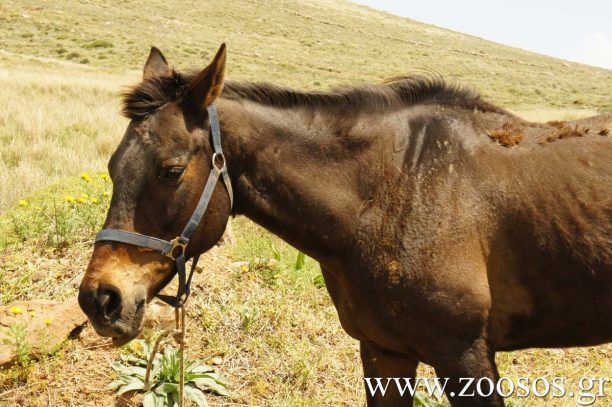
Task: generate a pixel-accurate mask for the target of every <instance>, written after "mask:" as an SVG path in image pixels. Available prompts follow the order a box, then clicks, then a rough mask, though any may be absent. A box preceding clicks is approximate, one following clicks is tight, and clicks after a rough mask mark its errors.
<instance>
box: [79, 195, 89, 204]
mask: <svg viewBox="0 0 612 407" xmlns="http://www.w3.org/2000/svg"><path fill="white" fill-rule="evenodd" d="M77 202H78V203H82V204H84V203H87V199H85V198H83V197H82V196H80V197H79V198H78V199H77Z"/></svg>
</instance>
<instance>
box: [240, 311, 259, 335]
mask: <svg viewBox="0 0 612 407" xmlns="http://www.w3.org/2000/svg"><path fill="white" fill-rule="evenodd" d="M240 317H241V319H242V328H243V329H244V330H245V331H248V330H250V329H251V327H252V326H253V324H254V323H255V321H256V320H257V318H259V308H258V307H253V308H251V307H248V306H247V305H244V306H243V307H242V308H241V309H240Z"/></svg>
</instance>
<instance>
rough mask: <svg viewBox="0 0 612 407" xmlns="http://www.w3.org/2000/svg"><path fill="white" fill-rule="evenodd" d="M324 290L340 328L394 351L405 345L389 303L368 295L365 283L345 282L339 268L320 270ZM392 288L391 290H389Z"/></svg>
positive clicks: (373, 294)
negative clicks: (330, 301)
mask: <svg viewBox="0 0 612 407" xmlns="http://www.w3.org/2000/svg"><path fill="white" fill-rule="evenodd" d="M321 268H322V271H323V276H324V278H325V283H326V286H327V290H328V292H329V294H330V296H331V299H332V301H333V303H334V306H335V307H336V310H337V311H338V317H339V319H340V323H341V325H342V328H343V329H344V330H345V331H346V332H347V333H348V334H349V335H350V336H352V337H353V338H355V339H357V340H360V341H369V342H374V343H377V344H379V345H381V346H384V347H386V348H387V349H396V350H398V351H400V350H402V348H403V347H404V346H405V344H406V336H405V335H403V334H401V333H400V332H399V331H398V329H397V327H398V325H401V324H402V321H401V320H402V318H403V317H405V315H403V316H402V317H400V316H399V315H398V313H397V312H396V311H397V309H394V306H393V304H392V303H389V302H386V301H381V295H382V296H383V297H384V291H383V292H380V291H378V290H377V291H376V292H372V293H371V295H370V294H368V292H367V291H368V288H367V287H368V285H369V284H372V283H373V282H372V281H370V280H368V279H353V278H346V276H347V273H343V270H341V269H340V268H339V267H334V269H333V270H332V269H330V268H327V267H325V266H322V267H321ZM390 288H392V287H390Z"/></svg>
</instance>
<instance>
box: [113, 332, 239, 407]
mask: <svg viewBox="0 0 612 407" xmlns="http://www.w3.org/2000/svg"><path fill="white" fill-rule="evenodd" d="M136 344H137V345H139V347H141V348H142V351H141V352H140V353H139V354H136V355H135V354H127V355H125V354H124V355H121V361H122V362H113V363H112V365H111V367H112V368H113V369H114V370H115V371H116V372H117V373H119V377H118V378H117V380H115V381H113V382H111V383H110V384H109V385H108V387H107V389H108V390H113V391H115V392H116V394H117V395H118V396H120V395H122V394H125V393H127V392H129V391H137V392H142V393H144V399H143V406H144V407H166V406H169V407H172V406H175V405H176V404H177V403H178V399H179V376H180V362H179V361H180V359H179V353H178V350H176V349H172V348H166V349H165V350H164V353H163V354H162V353H160V352H158V353H157V354H156V355H155V357H154V359H153V364H152V368H151V376H150V380H149V381H150V383H149V385H148V386H146V383H145V375H146V371H147V360H148V359H149V357H150V356H151V352H152V349H151V346H150V345H149V344H148V343H147V342H145V341H143V340H139V341H136ZM214 370H215V368H214V367H212V366H209V365H206V364H204V363H202V361H200V360H197V359H196V360H188V359H187V360H185V400H188V401H192V402H194V403H195V404H196V405H198V406H200V407H202V406H207V405H208V404H207V402H206V397H205V395H204V392H205V391H207V392H212V393H215V394H218V395H221V396H229V391H228V390H227V382H226V381H225V380H224V379H223V378H222V377H221V376H220V375H219V374H218V373H215V371H214Z"/></svg>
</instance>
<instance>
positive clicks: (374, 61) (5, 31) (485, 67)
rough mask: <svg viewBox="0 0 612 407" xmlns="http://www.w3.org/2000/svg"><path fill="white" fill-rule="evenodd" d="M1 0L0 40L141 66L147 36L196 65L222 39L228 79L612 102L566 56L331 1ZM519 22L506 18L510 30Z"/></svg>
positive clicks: (607, 85)
mask: <svg viewBox="0 0 612 407" xmlns="http://www.w3.org/2000/svg"><path fill="white" fill-rule="evenodd" d="M139 4H142V3H141V2H138V1H135V0H130V1H125V2H113V1H108V0H95V1H83V2H66V1H62V0H49V1H45V2H40V1H32V0H30V1H27V0H26V1H15V0H8V1H3V2H2V4H0V32H2V48H3V49H5V50H7V51H10V52H15V53H19V54H31V55H37V56H44V57H55V58H59V59H63V60H70V61H74V62H80V63H82V64H89V65H94V66H100V67H105V68H114V69H120V70H124V69H126V68H131V69H138V70H139V69H140V68H141V65H142V63H143V58H144V57H145V56H146V53H147V50H148V48H149V46H150V45H156V46H158V47H160V48H161V49H162V50H163V51H164V53H165V54H166V56H167V57H169V59H170V60H171V61H174V63H176V64H177V65H179V66H181V67H199V66H201V65H202V64H203V63H204V61H206V59H207V58H209V57H210V56H211V54H212V53H213V52H214V51H215V50H216V49H217V47H218V45H219V43H220V42H222V41H226V42H227V43H228V46H229V55H230V63H229V76H230V77H231V78H232V79H247V80H266V81H277V82H282V83H284V84H287V85H291V86H299V87H306V88H313V87H317V86H321V87H323V88H326V87H327V86H329V85H334V84H339V83H354V82H359V81H374V82H376V81H380V80H381V79H383V78H385V77H389V76H394V75H398V74H403V73H407V72H414V71H418V70H423V69H433V70H436V71H439V72H440V73H442V74H443V75H445V76H446V77H448V78H452V79H456V80H460V81H461V82H465V83H468V84H470V85H473V86H474V87H476V88H477V89H480V90H481V91H482V93H483V94H484V95H486V96H488V97H490V98H491V99H492V100H494V101H495V102H497V103H499V104H501V105H504V106H506V107H512V108H524V107H526V106H530V105H539V106H548V107H575V106H578V107H580V106H585V107H591V108H596V109H612V97H611V95H612V71H610V70H605V69H600V68H592V67H587V66H584V65H580V64H576V63H572V62H564V61H561V60H558V59H554V58H550V57H545V56H541V55H537V54H534V53H531V52H526V51H522V50H519V49H515V48H510V47H506V46H502V45H499V44H495V43H492V42H489V41H485V40H482V39H479V38H476V37H472V36H468V35H464V34H459V33H456V32H452V31H449V30H445V29H441V28H437V27H434V26H430V25H426V24H422V23H418V22H415V21H412V20H408V19H404V18H400V17H397V16H394V15H391V14H387V13H383V12H379V11H375V10H372V9H369V8H367V7H364V6H359V5H355V4H352V3H348V2H345V1H340V0H319V1H314V2H313V1H304V0H298V1H276V2H269V1H265V0H247V1H242V0H241V1H236V0H229V1H227V0H226V1H222V2H221V1H215V0H213V1H210V0H208V1H182V2H172V1H160V0H151V1H148V2H147V3H146V7H144V8H143V7H140V6H139ZM519 27H520V22H517V24H516V28H517V29H519Z"/></svg>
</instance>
